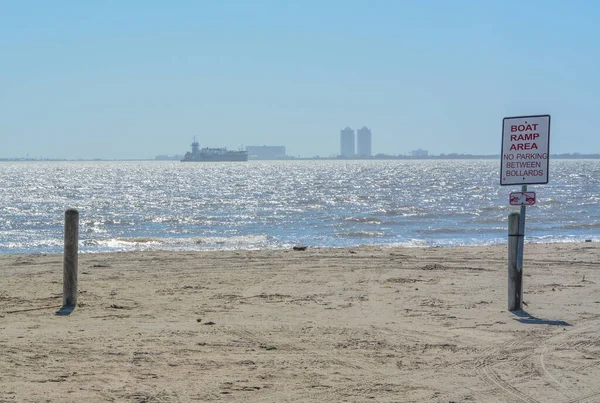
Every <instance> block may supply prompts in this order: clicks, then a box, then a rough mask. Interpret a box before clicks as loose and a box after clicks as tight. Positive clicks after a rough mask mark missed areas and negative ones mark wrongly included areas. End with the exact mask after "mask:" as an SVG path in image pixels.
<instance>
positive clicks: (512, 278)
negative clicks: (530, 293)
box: [508, 211, 523, 311]
mask: <svg viewBox="0 0 600 403" xmlns="http://www.w3.org/2000/svg"><path fill="white" fill-rule="evenodd" d="M520 218H521V214H519V213H518V212H516V211H515V212H512V213H510V214H509V216H508V310H509V311H518V310H521V309H523V270H522V269H521V268H519V266H518V260H519V244H520V242H521V238H523V234H521V233H520V232H519V229H520V228H519V227H520V225H519V223H520Z"/></svg>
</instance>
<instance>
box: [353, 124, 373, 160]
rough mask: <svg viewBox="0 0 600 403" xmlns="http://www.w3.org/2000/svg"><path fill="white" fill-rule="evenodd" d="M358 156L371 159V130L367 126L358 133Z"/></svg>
mask: <svg viewBox="0 0 600 403" xmlns="http://www.w3.org/2000/svg"><path fill="white" fill-rule="evenodd" d="M356 155H357V156H358V157H371V130H369V128H368V127H367V126H363V127H362V129H358V130H357V131H356Z"/></svg>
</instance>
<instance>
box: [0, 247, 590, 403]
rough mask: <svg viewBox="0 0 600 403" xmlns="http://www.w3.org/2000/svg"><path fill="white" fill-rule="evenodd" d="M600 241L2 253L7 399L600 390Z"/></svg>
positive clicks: (581, 393)
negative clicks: (512, 282) (66, 304)
mask: <svg viewBox="0 0 600 403" xmlns="http://www.w3.org/2000/svg"><path fill="white" fill-rule="evenodd" d="M599 252H600V245H598V243H597V242H592V243H588V242H580V243H555V244H532V243H527V244H526V247H525V256H524V300H525V302H526V304H527V305H526V306H525V307H524V308H525V310H524V311H518V312H515V313H513V312H509V311H507V309H506V307H507V289H506V287H507V246H506V245H505V244H504V245H491V246H466V247H465V246H451V247H416V248H415V247H411V248H406V247H380V246H361V247H353V248H311V247H309V248H308V249H307V250H305V251H294V250H291V249H286V250H254V251H247V250H244V251H206V252H163V251H142V252H109V253H89V254H88V253H86V254H80V256H79V300H78V303H79V306H77V307H76V308H75V310H74V311H73V313H71V315H69V316H63V317H59V316H55V314H54V312H55V311H56V310H57V307H58V306H60V304H61V296H62V254H60V253H57V254H47V255H42V254H16V255H14V254H5V255H0V284H1V285H0V374H2V375H0V401H2V402H4V401H23V402H37V401H41V400H50V401H64V402H80V401H89V402H100V401H106V400H117V401H153V400H154V401H163V402H178V401H212V400H218V401H239V402H246V401H256V402H267V401H332V402H333V401H365V400H374V401H383V402H387V401H390V402H391V401H433V402H440V403H441V402H446V403H447V402H448V401H485V402H513V401H530V402H538V401H539V402H543V401H568V400H569V399H579V398H581V399H583V398H586V399H587V398H589V399H593V396H596V395H598V394H600V388H599V387H598V386H597V379H598V378H599V377H600V340H599V339H598V334H600V332H599V330H600V287H599V286H598V285H599V284H600V253H599Z"/></svg>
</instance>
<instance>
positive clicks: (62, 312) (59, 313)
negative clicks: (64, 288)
mask: <svg viewBox="0 0 600 403" xmlns="http://www.w3.org/2000/svg"><path fill="white" fill-rule="evenodd" d="M74 310H75V305H69V306H63V307H62V308H60V309H59V310H58V311H56V316H69V315H70V314H71V312H73V311H74Z"/></svg>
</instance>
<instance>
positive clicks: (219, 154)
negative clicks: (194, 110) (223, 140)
mask: <svg viewBox="0 0 600 403" xmlns="http://www.w3.org/2000/svg"><path fill="white" fill-rule="evenodd" d="M204 161H206V162H210V161H248V152H247V151H229V150H227V149H226V148H208V147H205V148H200V144H199V143H198V142H197V141H196V139H194V142H193V143H192V152H189V151H188V152H187V153H185V155H184V157H183V159H182V160H181V162H204Z"/></svg>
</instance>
